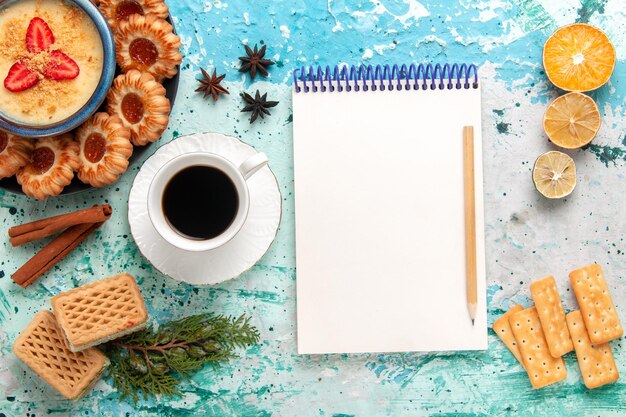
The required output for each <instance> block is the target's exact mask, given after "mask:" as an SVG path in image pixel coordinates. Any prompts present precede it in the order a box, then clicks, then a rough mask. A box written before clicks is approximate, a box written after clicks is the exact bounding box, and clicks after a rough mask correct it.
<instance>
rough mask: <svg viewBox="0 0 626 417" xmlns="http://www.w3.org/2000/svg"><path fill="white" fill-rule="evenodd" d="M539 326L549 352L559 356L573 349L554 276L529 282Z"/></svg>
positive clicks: (553, 355)
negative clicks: (539, 322)
mask: <svg viewBox="0 0 626 417" xmlns="http://www.w3.org/2000/svg"><path fill="white" fill-rule="evenodd" d="M530 293H531V294H532V296H533V300H534V301H535V307H536V308H537V314H539V321H541V328H542V329H543V334H544V336H545V337H546V342H547V343H548V349H549V350H550V354H551V355H552V357H554V358H560V357H561V356H563V355H565V354H566V353H567V352H571V351H572V350H574V346H573V345H572V339H571V338H570V336H569V330H568V329H567V323H566V322H565V310H564V309H563V304H561V297H560V296H559V291H558V289H557V287H556V281H555V280H554V277H552V276H547V277H545V278H542V279H540V280H538V281H535V282H533V283H532V284H530Z"/></svg>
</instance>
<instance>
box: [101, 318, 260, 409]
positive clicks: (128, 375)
mask: <svg viewBox="0 0 626 417" xmlns="http://www.w3.org/2000/svg"><path fill="white" fill-rule="evenodd" d="M258 341H259V332H258V330H257V329H256V328H255V327H253V326H252V325H250V318H249V317H245V316H243V315H242V316H240V317H238V318H234V317H230V316H222V315H218V316H215V315H212V314H199V315H194V316H189V317H185V318H183V319H180V320H176V321H172V322H170V323H166V324H164V325H161V326H159V328H158V329H156V330H155V329H154V328H153V327H152V326H148V327H146V328H145V329H144V330H141V331H139V332H136V333H132V334H130V335H128V336H125V337H123V338H121V339H117V340H114V341H112V342H109V343H107V344H106V345H105V346H104V351H105V352H106V353H107V355H108V356H109V358H110V360H111V366H110V367H109V368H108V370H107V377H109V378H111V379H112V381H113V386H114V388H115V389H116V390H117V391H118V392H119V393H120V397H121V398H122V399H125V398H132V400H133V401H134V402H135V403H136V402H137V401H138V400H139V399H140V397H142V398H143V399H148V398H149V397H156V396H158V395H165V396H174V395H182V394H181V392H180V390H179V389H178V388H177V386H178V384H179V383H180V382H181V379H187V378H189V374H190V373H191V372H192V371H195V370H197V369H199V368H202V367H203V366H204V365H206V364H211V365H213V366H215V367H219V365H220V363H221V362H224V361H228V360H230V359H233V358H236V357H237V354H236V353H235V350H236V349H242V348H245V347H247V346H249V345H251V344H254V343H257V342H258Z"/></svg>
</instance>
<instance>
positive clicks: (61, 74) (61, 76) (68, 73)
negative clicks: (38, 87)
mask: <svg viewBox="0 0 626 417" xmlns="http://www.w3.org/2000/svg"><path fill="white" fill-rule="evenodd" d="M78 74H80V68H78V64H77V63H76V61H74V60H73V59H72V58H70V57H69V56H67V55H65V54H64V53H63V52H61V51H53V52H51V53H50V60H49V61H48V64H47V65H46V68H45V69H44V71H43V75H44V76H45V77H46V78H50V79H52V80H71V79H73V78H76V77H78Z"/></svg>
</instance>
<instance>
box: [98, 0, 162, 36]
mask: <svg viewBox="0 0 626 417" xmlns="http://www.w3.org/2000/svg"><path fill="white" fill-rule="evenodd" d="M99 7H100V11H101V12H102V14H103V15H104V17H105V18H106V19H107V22H109V26H111V28H112V29H113V30H116V29H117V26H118V24H119V22H123V21H126V20H128V18H129V17H130V16H132V15H134V14H138V15H142V16H145V15H154V16H156V17H158V18H160V19H166V18H167V17H168V16H169V9H168V7H167V5H166V4H165V2H164V1H163V0H102V1H101V2H100V5H99Z"/></svg>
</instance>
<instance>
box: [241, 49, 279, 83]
mask: <svg viewBox="0 0 626 417" xmlns="http://www.w3.org/2000/svg"><path fill="white" fill-rule="evenodd" d="M244 47H245V48H246V54H247V55H248V56H242V57H239V59H240V60H241V68H239V72H248V71H250V78H252V79H253V80H254V77H256V72H257V71H259V72H260V73H261V74H263V75H264V76H266V77H267V76H268V75H269V73H268V72H267V69H266V68H265V67H268V66H270V65H274V61H270V60H269V59H263V57H264V56H265V45H263V47H262V48H261V49H257V46H256V44H255V45H254V50H252V49H250V47H249V46H248V45H244Z"/></svg>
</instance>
